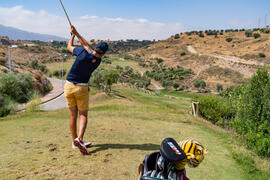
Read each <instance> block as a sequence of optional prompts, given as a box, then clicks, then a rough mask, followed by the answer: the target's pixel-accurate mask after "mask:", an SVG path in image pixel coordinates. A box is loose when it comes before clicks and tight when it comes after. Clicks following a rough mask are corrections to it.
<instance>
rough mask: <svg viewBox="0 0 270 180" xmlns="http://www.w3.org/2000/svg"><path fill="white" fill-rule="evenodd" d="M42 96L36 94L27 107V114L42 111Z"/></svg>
mask: <svg viewBox="0 0 270 180" xmlns="http://www.w3.org/2000/svg"><path fill="white" fill-rule="evenodd" d="M40 104H41V95H40V94H39V93H38V92H36V91H35V92H34V94H33V96H32V100H31V101H30V102H29V103H28V104H27V105H26V112H38V111H40V109H41V108H40Z"/></svg>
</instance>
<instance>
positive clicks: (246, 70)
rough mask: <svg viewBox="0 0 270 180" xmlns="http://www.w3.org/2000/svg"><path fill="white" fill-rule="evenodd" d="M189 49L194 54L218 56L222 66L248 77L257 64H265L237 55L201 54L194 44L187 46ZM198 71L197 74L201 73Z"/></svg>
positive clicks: (218, 62) (218, 63) (217, 62)
mask: <svg viewBox="0 0 270 180" xmlns="http://www.w3.org/2000/svg"><path fill="white" fill-rule="evenodd" d="M187 50H188V51H189V52H190V53H192V54H197V55H199V56H207V57H212V58H216V59H218V60H219V61H215V63H216V64H217V65H220V66H221V67H227V68H230V69H234V70H236V71H238V72H240V73H241V74H243V75H244V76H245V77H246V78H249V77H251V76H252V75H253V74H254V69H256V67H257V66H264V63H258V62H254V61H253V62H251V61H247V60H245V59H241V58H239V57H235V56H223V55H216V54H200V53H198V52H197V51H196V50H195V49H194V48H193V47H192V46H187ZM199 74H200V72H199V73H197V75H199Z"/></svg>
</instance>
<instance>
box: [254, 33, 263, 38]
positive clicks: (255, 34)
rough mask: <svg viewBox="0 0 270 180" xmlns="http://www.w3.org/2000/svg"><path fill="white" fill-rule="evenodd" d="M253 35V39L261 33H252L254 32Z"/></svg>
mask: <svg viewBox="0 0 270 180" xmlns="http://www.w3.org/2000/svg"><path fill="white" fill-rule="evenodd" d="M253 37H254V38H255V39H257V38H259V37H261V35H260V34H259V33H254V34H253Z"/></svg>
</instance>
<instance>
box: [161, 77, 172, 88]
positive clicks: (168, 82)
mask: <svg viewBox="0 0 270 180" xmlns="http://www.w3.org/2000/svg"><path fill="white" fill-rule="evenodd" d="M171 84H172V83H171V81H168V80H167V79H164V80H162V82H161V85H162V87H164V88H165V89H168V87H169V86H171Z"/></svg>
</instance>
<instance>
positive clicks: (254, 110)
mask: <svg viewBox="0 0 270 180" xmlns="http://www.w3.org/2000/svg"><path fill="white" fill-rule="evenodd" d="M269 92H270V76H269V74H268V71H267V69H259V70H258V71H257V73H256V74H255V75H254V76H252V78H251V80H250V85H249V86H247V87H246V88H245V90H244V92H243V93H242V94H241V96H238V97H240V98H239V103H238V106H237V111H238V112H237V116H236V118H235V120H234V122H233V126H234V127H235V129H236V131H237V132H238V133H240V134H243V135H245V137H246V139H247V145H248V147H250V148H252V149H253V150H255V151H256V152H257V153H258V154H260V155H263V156H270V131H269V129H270V116H269V115H270V113H269V112H270V93H269Z"/></svg>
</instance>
